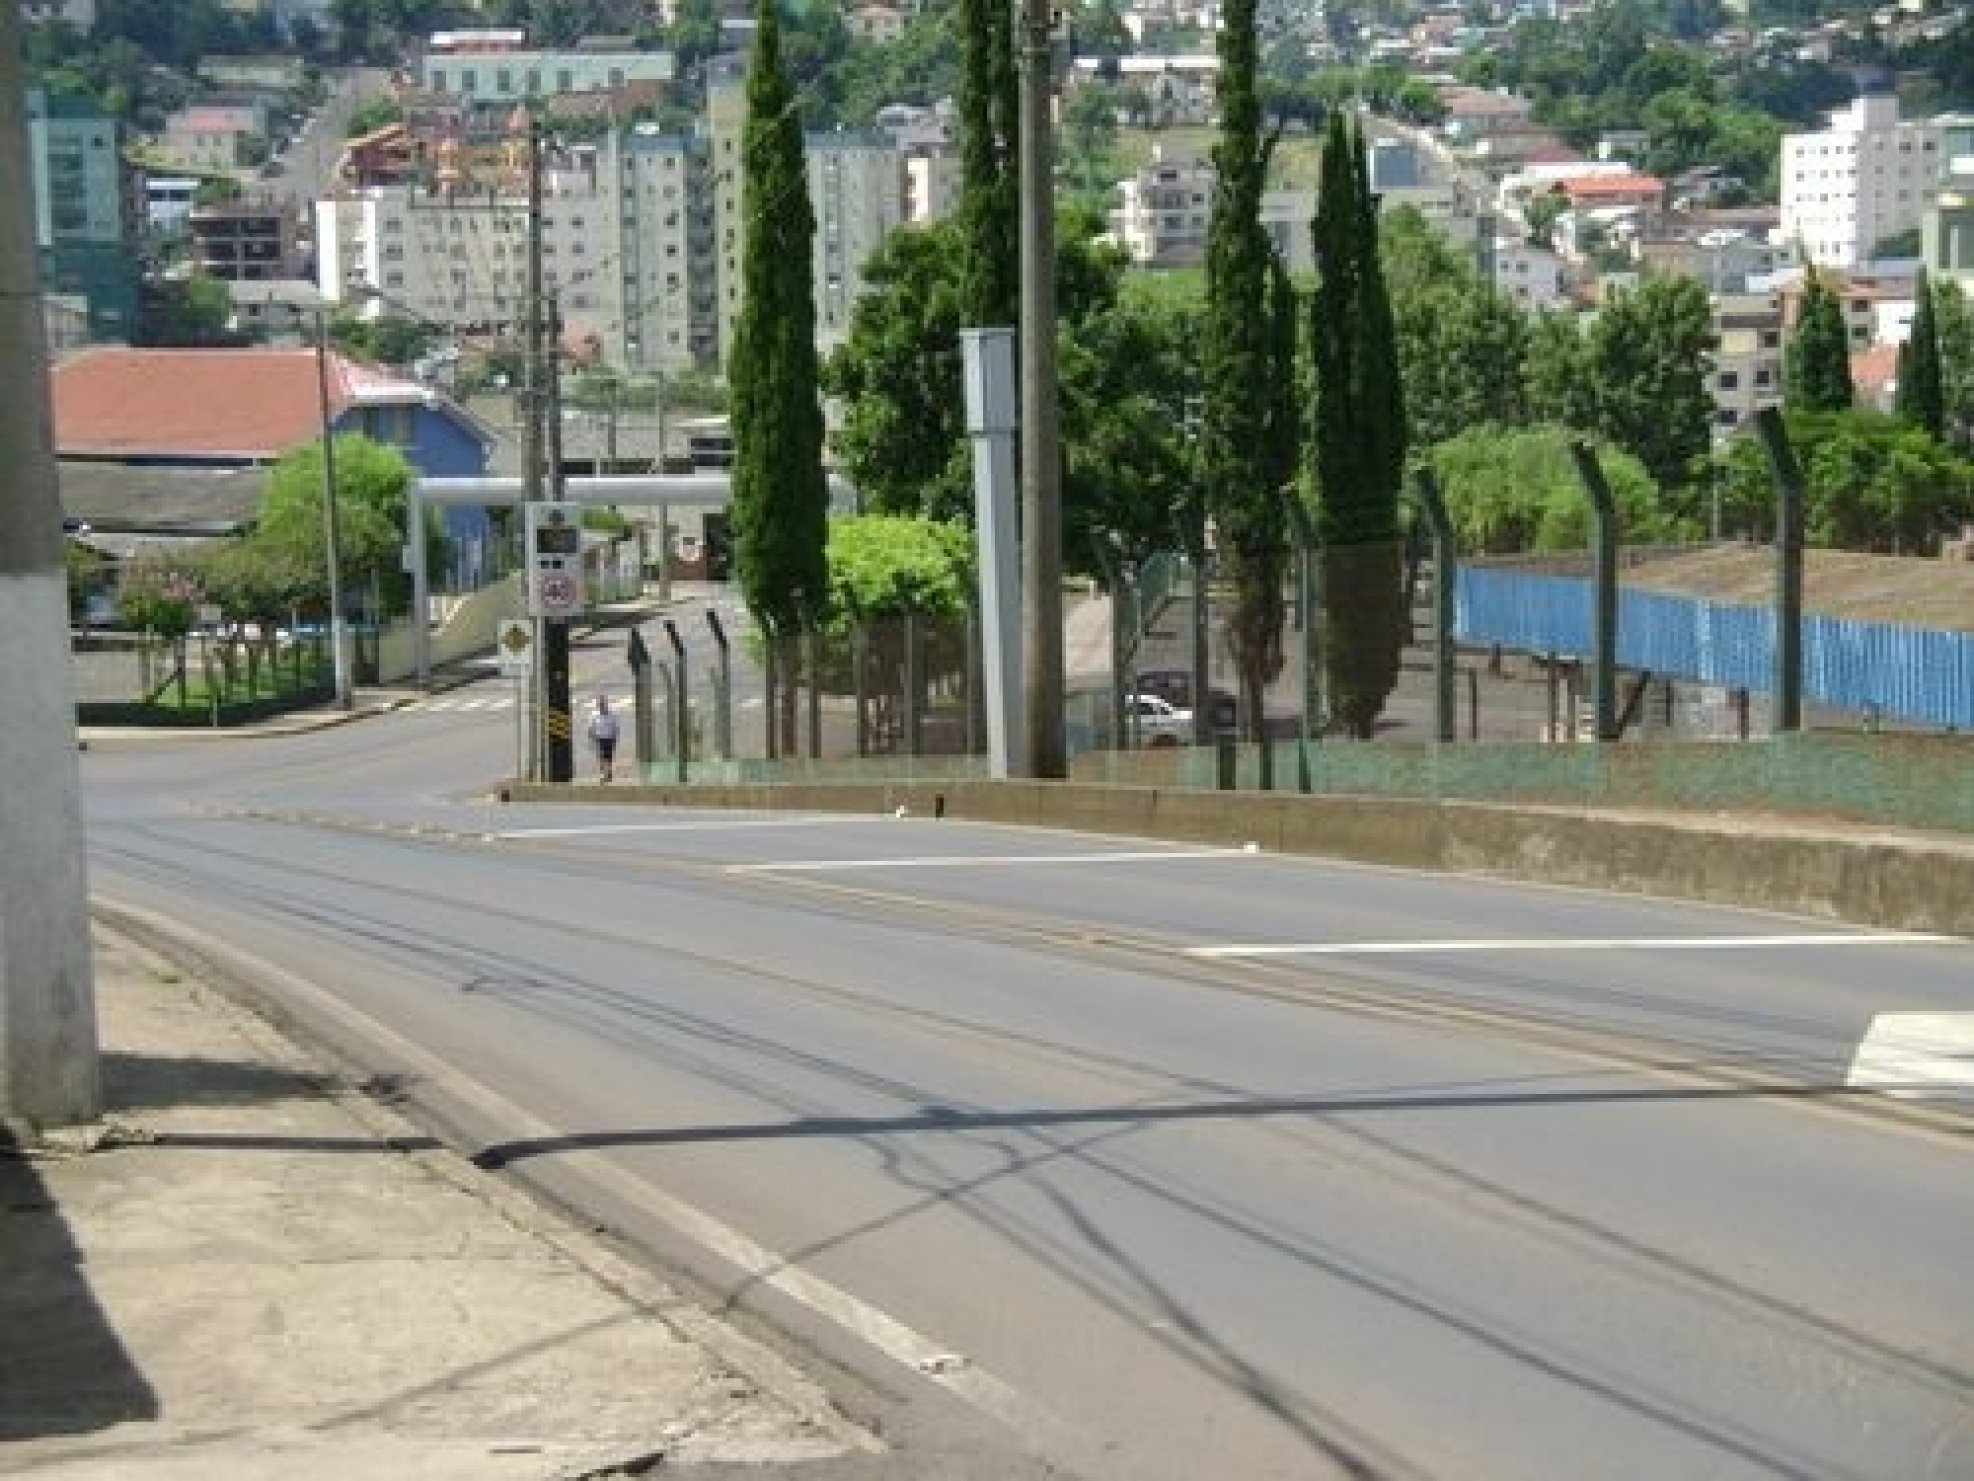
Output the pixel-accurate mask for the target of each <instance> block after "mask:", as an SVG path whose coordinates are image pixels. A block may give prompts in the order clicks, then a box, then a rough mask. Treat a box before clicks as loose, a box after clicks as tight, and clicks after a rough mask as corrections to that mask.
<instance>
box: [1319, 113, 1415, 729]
mask: <svg viewBox="0 0 1974 1481" xmlns="http://www.w3.org/2000/svg"><path fill="white" fill-rule="evenodd" d="M1314 232H1315V242H1316V257H1317V265H1318V270H1319V274H1320V275H1319V277H1318V279H1317V284H1316V297H1315V303H1314V312H1313V314H1312V317H1311V323H1310V334H1311V343H1312V345H1313V347H1314V361H1315V372H1316V404H1315V440H1316V484H1317V493H1318V499H1319V502H1318V506H1317V526H1318V529H1319V530H1320V532H1321V535H1322V539H1323V556H1322V559H1323V608H1324V621H1325V642H1324V656H1323V661H1324V668H1325V670H1326V677H1327V693H1328V696H1329V701H1330V710H1331V713H1332V715H1333V716H1334V717H1335V719H1336V721H1337V723H1338V724H1339V725H1341V726H1342V728H1343V729H1344V730H1345V731H1346V732H1347V733H1348V734H1350V735H1353V736H1357V737H1360V738H1365V739H1368V738H1369V737H1370V735H1371V734H1372V732H1373V730H1374V728H1375V726H1376V724H1377V718H1378V715H1379V713H1380V712H1381V711H1382V710H1383V708H1384V704H1385V701H1386V699H1387V698H1388V697H1389V696H1390V694H1391V691H1392V689H1393V688H1394V687H1395V685H1396V684H1397V682H1398V662H1399V653H1400V648H1401V644H1402V641H1403V636H1404V613H1403V611H1402V610H1401V608H1402V605H1403V600H1404V590H1403V582H1402V576H1401V547H1400V541H1399V518H1398V493H1399V479H1400V477H1401V475H1402V472H1403V460H1404V452H1405V401H1404V395H1403V391H1402V388H1401V386H1400V384H1399V379H1398V374H1399V372H1398V352H1397V347H1396V345H1395V343H1394V333H1395V331H1394V327H1393V322H1392V312H1391V300H1390V298H1389V296H1388V293H1387V290H1386V287H1385V282H1384V273H1383V270H1382V266H1381V264H1380V261H1379V248H1378V222H1377V213H1376V206H1375V204H1374V202H1373V201H1372V200H1371V195H1370V182H1369V179H1368V176H1367V171H1366V166H1365V160H1364V140H1363V136H1362V134H1361V133H1359V132H1358V131H1357V130H1356V129H1355V128H1353V127H1352V126H1350V125H1349V124H1348V123H1347V122H1346V121H1345V118H1344V115H1343V114H1342V113H1333V114H1331V116H1330V123H1329V126H1328V129H1327V132H1326V134H1325V137H1324V143H1323V160H1322V187H1321V190H1320V191H1319V193H1318V195H1317V200H1316V223H1315V228H1314Z"/></svg>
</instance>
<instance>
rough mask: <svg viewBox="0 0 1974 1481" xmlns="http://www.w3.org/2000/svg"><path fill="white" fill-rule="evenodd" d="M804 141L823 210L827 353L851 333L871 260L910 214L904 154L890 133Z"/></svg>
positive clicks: (819, 259)
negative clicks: (884, 136)
mask: <svg viewBox="0 0 1974 1481" xmlns="http://www.w3.org/2000/svg"><path fill="white" fill-rule="evenodd" d="M804 149H805V153H806V155H807V160H808V172H809V201H810V204H811V205H813V206H814V208H815V213H816V239H815V246H814V249H813V252H812V254H811V255H812V258H813V261H814V264H815V267H814V272H815V295H816V349H817V351H818V352H819V353H821V354H825V355H826V354H828V353H829V352H830V351H831V350H833V349H835V348H836V347H837V346H838V345H840V344H842V343H843V341H844V340H846V339H848V338H849V336H850V312H851V310H852V309H853V308H854V307H855V306H856V302H857V299H858V297H859V296H860V295H861V294H862V293H863V291H864V264H865V263H866V262H868V261H869V260H870V257H871V254H872V253H873V252H875V251H877V249H878V248H879V247H881V246H882V245H884V239H885V238H886V237H888V236H889V235H890V234H891V233H892V232H894V231H896V230H897V229H898V227H899V226H900V225H902V224H903V222H904V220H905V172H904V161H903V160H902V159H901V158H900V157H899V154H898V151H897V149H896V148H895V147H894V146H893V145H892V144H890V143H889V142H888V141H886V140H883V139H875V138H868V137H866V138H854V137H850V136H847V135H842V134H819V135H812V136H811V137H810V138H809V139H808V141H807V142H806V144H805V146H804Z"/></svg>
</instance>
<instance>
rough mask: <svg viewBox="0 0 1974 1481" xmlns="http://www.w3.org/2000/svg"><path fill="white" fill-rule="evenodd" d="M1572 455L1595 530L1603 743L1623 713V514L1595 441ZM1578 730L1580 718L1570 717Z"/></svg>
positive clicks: (1594, 678)
mask: <svg viewBox="0 0 1974 1481" xmlns="http://www.w3.org/2000/svg"><path fill="white" fill-rule="evenodd" d="M1570 456H1571V457H1573V458H1574V459H1576V471H1577V477H1578V478H1580V479H1581V480H1582V481H1583V488H1584V492H1585V493H1587V494H1589V495H1590V529H1591V543H1592V561H1593V568H1592V572H1591V579H1592V582H1593V584H1594V586H1595V591H1596V595H1595V601H1596V605H1595V607H1594V609H1593V612H1592V618H1593V622H1594V632H1593V636H1592V641H1593V644H1594V652H1595V658H1594V660H1593V662H1594V663H1595V665H1596V667H1595V669H1594V670H1593V672H1592V674H1591V690H1590V706H1591V714H1592V716H1593V720H1592V725H1593V727H1594V729H1595V730H1596V733H1597V739H1598V740H1600V741H1614V740H1616V739H1617V738H1618V737H1617V712H1618V512H1617V503H1616V501H1615V500H1614V499H1612V497H1611V486H1610V484H1609V483H1607V482H1605V480H1604V470H1603V468H1602V467H1601V466H1600V465H1599V464H1598V462H1597V454H1596V453H1595V451H1593V450H1592V448H1591V446H1590V444H1589V443H1587V442H1584V441H1582V440H1581V439H1578V440H1576V441H1573V442H1571V443H1570ZM1570 726H1571V729H1572V731H1574V729H1575V727H1576V716H1575V715H1574V714H1572V715H1571V716H1570Z"/></svg>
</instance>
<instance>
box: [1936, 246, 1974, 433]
mask: <svg viewBox="0 0 1974 1481" xmlns="http://www.w3.org/2000/svg"><path fill="white" fill-rule="evenodd" d="M1932 289H1933V338H1934V341H1935V342H1936V343H1937V344H1938V345H1939V347H1940V413H1941V424H1942V427H1943V430H1944V431H1945V433H1946V438H1947V441H1948V442H1949V443H1951V444H1952V445H1953V446H1954V447H1956V448H1958V449H1959V450H1960V451H1961V452H1966V451H1967V450H1968V449H1969V448H1970V447H1974V312H1970V310H1969V305H1968V301H1967V295H1966V294H1965V293H1963V292H1962V291H1961V287H1960V284H1959V283H1958V282H1956V281H1955V280H1954V279H1953V278H1951V277H1942V278H1940V279H1939V280H1938V281H1937V282H1935V283H1934V284H1933V285H1932Z"/></svg>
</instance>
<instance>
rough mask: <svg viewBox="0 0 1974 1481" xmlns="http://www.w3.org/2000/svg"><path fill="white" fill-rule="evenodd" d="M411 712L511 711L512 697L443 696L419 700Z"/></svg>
mask: <svg viewBox="0 0 1974 1481" xmlns="http://www.w3.org/2000/svg"><path fill="white" fill-rule="evenodd" d="M410 708H411V709H412V710H413V711H419V712H424V713H427V714H442V715H458V714H468V713H484V712H486V711H490V710H511V709H513V708H514V696H513V695H511V694H487V695H471V696H466V695H452V694H443V695H439V696H437V697H436V698H433V699H421V700H419V701H418V702H417V703H416V704H414V705H411V706H410Z"/></svg>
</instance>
